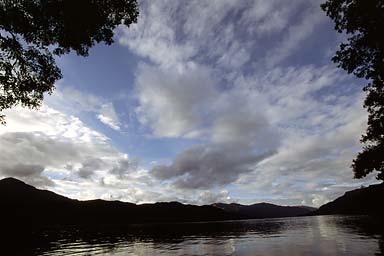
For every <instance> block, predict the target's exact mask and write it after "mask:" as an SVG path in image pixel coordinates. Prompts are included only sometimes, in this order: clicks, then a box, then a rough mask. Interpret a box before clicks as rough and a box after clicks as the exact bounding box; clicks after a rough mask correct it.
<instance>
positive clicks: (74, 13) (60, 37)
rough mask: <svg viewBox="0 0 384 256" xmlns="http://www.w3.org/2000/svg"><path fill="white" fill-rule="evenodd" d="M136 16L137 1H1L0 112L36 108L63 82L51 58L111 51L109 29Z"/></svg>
mask: <svg viewBox="0 0 384 256" xmlns="http://www.w3.org/2000/svg"><path fill="white" fill-rule="evenodd" d="M138 14H139V13H138V7H137V2H136V0H29V1H12V0H3V1H0V112H1V111H3V110H5V109H8V108H12V107H13V106H16V105H18V104H21V105H22V106H23V107H29V108H38V107H39V106H40V105H41V103H42V100H43V97H44V93H45V92H47V93H52V91H53V89H54V83H55V81H57V80H58V79H60V78H61V77H62V75H61V72H60V69H59V68H58V67H57V66H56V64H55V60H54V58H53V56H54V55H57V56H60V55H63V54H67V53H69V52H70V51H74V52H76V54H77V55H80V56H87V55H88V50H89V48H91V47H92V46H93V45H95V44H96V43H100V42H104V43H106V44H108V45H110V44H112V43H113V29H114V28H116V27H117V26H118V25H120V24H123V25H126V26H129V25H130V24H132V23H135V22H136V21H137V16H138ZM0 122H2V123H4V122H5V119H4V115H1V113H0Z"/></svg>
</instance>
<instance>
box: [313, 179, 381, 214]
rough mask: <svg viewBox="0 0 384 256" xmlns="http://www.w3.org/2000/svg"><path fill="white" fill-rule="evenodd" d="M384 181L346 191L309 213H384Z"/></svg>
mask: <svg viewBox="0 0 384 256" xmlns="http://www.w3.org/2000/svg"><path fill="white" fill-rule="evenodd" d="M383 196H384V183H381V184H377V185H371V186H369V187H366V188H360V189H355V190H352V191H348V192H346V193H345V194H344V195H343V196H341V197H339V198H337V199H336V200H334V201H332V202H329V203H327V204H325V205H323V206H321V207H320V208H319V209H318V210H316V211H314V212H313V213H312V214H311V215H329V214H373V215H381V216H383V215H384V204H383Z"/></svg>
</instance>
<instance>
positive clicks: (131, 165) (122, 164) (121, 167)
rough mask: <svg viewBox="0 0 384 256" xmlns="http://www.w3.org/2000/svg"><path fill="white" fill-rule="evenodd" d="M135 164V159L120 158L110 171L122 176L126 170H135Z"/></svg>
mask: <svg viewBox="0 0 384 256" xmlns="http://www.w3.org/2000/svg"><path fill="white" fill-rule="evenodd" d="M137 164H138V163H137V161H134V160H129V159H120V160H119V161H117V164H116V165H115V166H114V167H113V168H112V169H111V170H110V173H111V174H114V175H117V176H119V177H120V178H122V177H124V176H125V175H126V174H127V173H128V172H130V171H135V170H136V169H137Z"/></svg>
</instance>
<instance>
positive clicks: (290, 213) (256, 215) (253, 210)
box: [212, 203, 316, 219]
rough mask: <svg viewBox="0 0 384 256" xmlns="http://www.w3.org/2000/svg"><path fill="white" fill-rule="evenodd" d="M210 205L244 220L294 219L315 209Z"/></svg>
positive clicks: (259, 205)
mask: <svg viewBox="0 0 384 256" xmlns="http://www.w3.org/2000/svg"><path fill="white" fill-rule="evenodd" d="M212 205H213V206H215V207H218V208H220V209H223V210H225V211H226V212H229V213H234V214H236V215H238V216H239V217H240V218H245V219H263V218H282V217H295V216H302V215H306V214H308V213H310V212H312V211H314V210H316V208H313V207H308V206H280V205H275V204H270V203H258V204H252V205H242V204H236V203H231V204H223V203H216V204H212Z"/></svg>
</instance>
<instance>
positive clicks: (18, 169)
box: [0, 164, 54, 187]
mask: <svg viewBox="0 0 384 256" xmlns="http://www.w3.org/2000/svg"><path fill="white" fill-rule="evenodd" d="M43 171H44V166H41V165H36V164H14V165H10V166H8V167H3V168H1V170H0V174H2V175H3V176H5V177H8V176H9V177H16V178H19V179H21V180H23V181H25V182H27V183H28V184H31V185H34V186H38V187H46V186H53V185H54V183H53V182H52V181H51V180H50V179H48V178H47V177H45V176H43V175H41V174H42V172H43Z"/></svg>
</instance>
